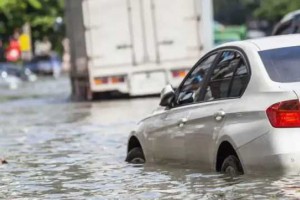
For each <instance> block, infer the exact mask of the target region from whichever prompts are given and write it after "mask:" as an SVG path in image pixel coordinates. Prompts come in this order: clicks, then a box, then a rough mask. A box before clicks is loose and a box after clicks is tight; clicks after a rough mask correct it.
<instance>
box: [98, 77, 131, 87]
mask: <svg viewBox="0 0 300 200" xmlns="http://www.w3.org/2000/svg"><path fill="white" fill-rule="evenodd" d="M94 81H95V84H96V85H103V84H118V83H124V82H125V76H111V77H97V78H95V79H94Z"/></svg>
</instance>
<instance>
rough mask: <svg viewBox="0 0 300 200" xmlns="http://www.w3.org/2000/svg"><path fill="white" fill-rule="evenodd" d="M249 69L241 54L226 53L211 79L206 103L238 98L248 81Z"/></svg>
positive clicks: (205, 98)
mask: <svg viewBox="0 0 300 200" xmlns="http://www.w3.org/2000/svg"><path fill="white" fill-rule="evenodd" d="M247 74H248V72H247V67H246V65H245V62H244V60H243V58H242V56H241V54H240V53H238V52H236V51H224V52H223V53H222V56H221V58H220V60H219V61H218V62H217V64H216V66H215V68H214V69H213V71H212V74H211V76H210V77H209V80H208V84H207V87H206V90H205V95H204V99H203V100H204V101H212V100H217V99H225V98H228V97H238V96H240V95H241V93H242V92H243V88H244V85H246V84H247V83H246V81H247V80H248V79H247V77H248V76H247Z"/></svg>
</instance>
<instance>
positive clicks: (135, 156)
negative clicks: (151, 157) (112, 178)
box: [125, 147, 146, 164]
mask: <svg viewBox="0 0 300 200" xmlns="http://www.w3.org/2000/svg"><path fill="white" fill-rule="evenodd" d="M125 161H126V162H128V163H132V164H144V163H145V161H146V160H145V156H144V153H143V150H142V148H140V147H135V148H133V149H131V150H130V151H129V152H128V154H127V157H126V160H125Z"/></svg>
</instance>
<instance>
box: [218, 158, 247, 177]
mask: <svg viewBox="0 0 300 200" xmlns="http://www.w3.org/2000/svg"><path fill="white" fill-rule="evenodd" d="M221 172H222V173H224V174H226V175H230V176H239V175H243V174H244V171H243V167H242V164H241V162H240V160H239V159H238V158H237V157H236V156H234V155H230V156H228V157H227V158H225V160H224V162H223V164H222V167H221Z"/></svg>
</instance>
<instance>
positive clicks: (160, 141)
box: [126, 34, 300, 175]
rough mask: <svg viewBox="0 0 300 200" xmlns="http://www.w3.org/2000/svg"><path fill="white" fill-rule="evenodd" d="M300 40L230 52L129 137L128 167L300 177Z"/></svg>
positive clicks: (205, 64) (203, 63) (200, 67)
mask: <svg viewBox="0 0 300 200" xmlns="http://www.w3.org/2000/svg"><path fill="white" fill-rule="evenodd" d="M299 98H300V35H299V34H295V35H287V36H275V37H266V38H262V39H255V40H246V41H240V42H232V43H227V44H224V45H222V46H220V47H218V48H216V49H214V50H213V51H211V52H209V53H208V54H206V55H205V56H204V57H202V58H201V59H200V60H199V61H198V62H197V63H196V64H195V65H194V67H193V68H192V69H191V71H190V72H189V73H188V75H187V76H186V77H185V79H184V80H183V82H182V83H181V85H180V86H179V88H178V89H177V90H176V91H174V90H173V89H172V87H171V86H167V87H166V88H165V89H164V90H163V91H162V94H161V103H160V105H161V106H162V107H161V108H160V109H158V110H157V111H155V112H154V113H153V114H152V115H150V116H148V117H147V118H145V119H143V120H142V121H141V122H140V123H139V124H138V127H137V129H136V130H135V131H132V133H131V134H130V136H129V140H128V149H127V158H126V161H127V162H130V163H144V162H147V163H153V162H155V163H169V164H170V163H183V164H188V165H193V166H196V167H199V168H201V169H210V170H215V171H218V172H223V173H229V174H232V175H239V174H243V173H251V172H257V171H261V170H264V171H265V170H267V171H269V170H276V171H279V172H287V171H293V172H294V171H295V172H296V173H299V172H300V103H299Z"/></svg>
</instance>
